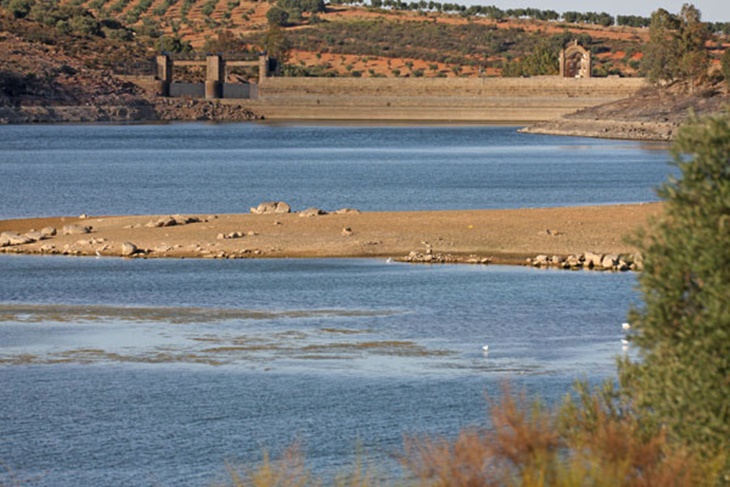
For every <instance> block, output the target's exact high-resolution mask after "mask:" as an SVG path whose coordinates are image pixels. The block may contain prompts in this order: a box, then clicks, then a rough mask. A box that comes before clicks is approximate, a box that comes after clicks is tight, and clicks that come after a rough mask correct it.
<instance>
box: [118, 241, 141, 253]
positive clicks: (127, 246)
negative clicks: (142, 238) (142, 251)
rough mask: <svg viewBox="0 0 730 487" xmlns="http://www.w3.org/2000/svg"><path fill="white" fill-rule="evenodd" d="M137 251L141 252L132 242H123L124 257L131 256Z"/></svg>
mask: <svg viewBox="0 0 730 487" xmlns="http://www.w3.org/2000/svg"><path fill="white" fill-rule="evenodd" d="M137 252H139V249H138V248H137V246H136V245H134V244H133V243H131V242H124V243H123V244H122V256H123V257H129V256H131V255H134V254H136V253H137Z"/></svg>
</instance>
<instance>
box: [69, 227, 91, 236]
mask: <svg viewBox="0 0 730 487" xmlns="http://www.w3.org/2000/svg"><path fill="white" fill-rule="evenodd" d="M91 229H92V228H91V227H89V226H84V225H64V226H63V234H64V235H84V234H87V233H91Z"/></svg>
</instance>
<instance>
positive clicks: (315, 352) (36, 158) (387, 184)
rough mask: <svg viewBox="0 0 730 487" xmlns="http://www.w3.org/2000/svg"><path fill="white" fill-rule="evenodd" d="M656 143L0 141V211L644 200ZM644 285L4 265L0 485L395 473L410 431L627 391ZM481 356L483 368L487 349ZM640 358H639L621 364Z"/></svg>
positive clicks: (195, 267) (324, 132)
mask: <svg viewBox="0 0 730 487" xmlns="http://www.w3.org/2000/svg"><path fill="white" fill-rule="evenodd" d="M667 159H668V157H667V153H666V151H665V150H663V149H662V148H661V147H660V148H656V147H651V148H649V147H645V146H641V145H639V144H635V143H629V142H612V141H594V140H586V139H569V138H553V137H540V136H529V135H521V134H517V133H515V131H514V129H511V128H497V127H486V128H485V127H335V126H323V127H314V126H312V127H310V126H269V125H256V124H240V125H235V124H232V125H202V124H179V125H160V126H23V127H19V126H6V127H0V194H3V198H2V201H0V215H1V216H2V217H5V218H11V217H21V216H28V215H52V214H53V215H55V214H72V215H73V214H79V213H82V212H86V213H92V214H94V213H96V214H114V213H198V212H200V213H222V212H240V211H243V210H245V209H246V208H247V207H248V206H253V205H254V204H256V203H258V201H260V200H268V199H284V200H286V201H289V202H290V203H291V204H292V205H293V206H294V207H295V208H297V207H304V206H311V205H316V206H319V207H322V208H325V209H335V208H339V207H342V206H354V207H359V208H361V209H364V210H377V209H402V210H406V209H425V208H430V209H447V208H495V207H527V206H553V205H564V204H583V203H594V204H607V203H621V202H631V201H647V200H653V199H654V198H655V197H654V196H653V189H652V188H653V187H654V186H656V185H658V184H659V183H661V181H663V180H664V179H665V178H666V175H667V173H668V172H669V171H670V169H669V167H668V166H667V163H666V161H667ZM635 284H636V276H635V275H634V274H630V273H623V274H615V273H597V272H567V271H544V270H535V269H528V268H514V267H499V266H464V265H462V266H452V265H442V266H421V265H407V264H396V263H387V262H385V261H382V260H349V259H335V260H287V259H283V260H265V259H264V260H122V259H93V258H81V259H79V258H64V257H50V256H46V257H31V256H13V255H0V385H2V391H3V392H2V400H0V484H13V483H15V482H16V481H17V482H18V483H20V484H21V485H43V486H79V485H81V486H85V485H89V486H95V485H171V486H172V485H174V486H180V485H190V486H201V485H210V484H211V483H213V482H215V481H219V480H225V478H226V474H225V468H226V467H225V466H226V463H231V464H234V465H239V464H245V465H250V464H251V463H252V462H256V461H258V460H260V459H261V456H262V454H263V452H264V451H265V450H267V449H268V450H271V451H272V452H273V453H274V454H276V453H277V452H279V451H281V449H282V448H285V447H286V446H288V445H289V444H291V443H292V442H294V441H297V440H298V441H300V442H301V443H302V447H303V450H304V452H305V454H306V457H307V461H308V466H309V467H310V468H311V469H312V470H313V472H314V473H315V475H317V476H324V477H325V478H330V479H331V478H332V476H334V475H336V474H337V472H340V471H342V470H343V469H346V467H347V466H350V465H352V464H353V463H354V462H355V461H356V459H357V458H358V456H361V457H363V458H364V459H365V460H366V461H372V462H375V463H377V464H378V465H379V466H380V468H381V469H383V470H385V472H386V475H397V466H396V465H397V464H396V462H395V461H394V460H393V454H394V453H398V452H399V451H400V447H401V445H402V439H403V435H404V434H431V435H445V436H447V437H451V436H453V435H454V434H455V433H456V432H457V431H458V429H459V428H463V427H466V426H470V425H488V419H487V415H486V414H485V410H486V406H487V402H486V400H485V399H484V394H485V393H486V394H489V395H490V396H492V397H498V395H499V390H500V386H501V384H502V382H503V381H505V380H509V381H510V382H512V384H513V386H514V387H516V388H525V389H526V390H527V391H528V392H529V393H530V394H536V395H540V396H541V397H543V398H544V399H545V400H546V401H548V402H555V401H559V400H560V398H561V397H562V396H563V395H564V394H566V393H567V392H568V391H569V390H570V386H571V384H572V382H573V381H574V380H575V379H576V378H580V377H584V378H586V379H588V380H590V381H592V382H599V381H602V380H605V379H611V378H613V377H615V364H614V360H615V357H616V356H617V355H619V354H622V353H624V352H623V351H622V348H621V343H620V338H621V336H622V333H623V332H622V330H621V327H620V323H621V322H622V321H624V320H625V317H626V313H627V310H628V308H629V306H630V305H631V304H632V303H637V302H638V296H637V294H636V293H635V291H634V290H633V288H634V286H635ZM484 344H489V346H490V350H489V353H488V354H484V353H483V352H482V349H481V347H482V345H484ZM629 353H632V351H631V350H629Z"/></svg>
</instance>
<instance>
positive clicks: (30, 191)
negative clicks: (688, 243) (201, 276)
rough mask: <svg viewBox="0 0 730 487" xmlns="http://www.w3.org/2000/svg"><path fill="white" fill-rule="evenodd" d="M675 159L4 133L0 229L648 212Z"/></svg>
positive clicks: (540, 141)
mask: <svg viewBox="0 0 730 487" xmlns="http://www.w3.org/2000/svg"><path fill="white" fill-rule="evenodd" d="M657 147H658V148H659V149H658V150H657ZM665 148H666V147H665V146H663V145H661V144H660V145H658V146H657V145H652V146H648V145H645V144H644V145H642V144H639V143H636V142H617V141H606V140H594V139H583V138H570V137H548V136H541V135H528V134H519V133H517V132H516V129H515V128H514V127H428V126H424V127H400V126H391V127H377V126H372V127H369V126H366V127H337V126H277V125H261V124H223V125H210V124H209V125H206V124H171V125H152V126H150V125H131V126H113V125H111V126H98V125H83V126H74V125H57V126H4V127H0V154H1V155H2V157H1V158H0V175H1V176H2V177H0V194H2V195H3V201H2V204H0V218H13V217H21V216H50V215H78V214H81V213H88V214H96V215H100V214H158V213H173V214H175V213H240V212H242V211H248V208H249V207H251V206H256V205H258V203H259V202H261V201H270V200H284V201H287V202H288V203H290V204H291V205H292V207H293V208H294V209H304V208H307V207H310V206H316V207H319V208H323V209H326V210H333V209H338V208H342V207H345V206H349V207H356V208H359V209H362V210H371V211H372V210H444V209H478V208H522V207H545V206H567V205H584V204H612V203H627V202H639V201H650V200H655V199H656V196H655V194H654V190H653V188H654V187H656V186H657V185H658V184H659V183H660V182H662V181H664V180H665V179H666V176H667V174H668V172H669V169H668V166H667V160H668V157H667V153H666V150H663V149H665Z"/></svg>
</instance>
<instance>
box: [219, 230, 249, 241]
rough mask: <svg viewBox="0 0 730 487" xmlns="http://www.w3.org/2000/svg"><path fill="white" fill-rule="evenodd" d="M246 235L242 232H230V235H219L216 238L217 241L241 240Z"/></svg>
mask: <svg viewBox="0 0 730 487" xmlns="http://www.w3.org/2000/svg"><path fill="white" fill-rule="evenodd" d="M245 236H246V234H245V233H243V232H230V233H219V234H218V235H217V236H216V238H217V239H218V240H229V239H236V238H243V237H245Z"/></svg>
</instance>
